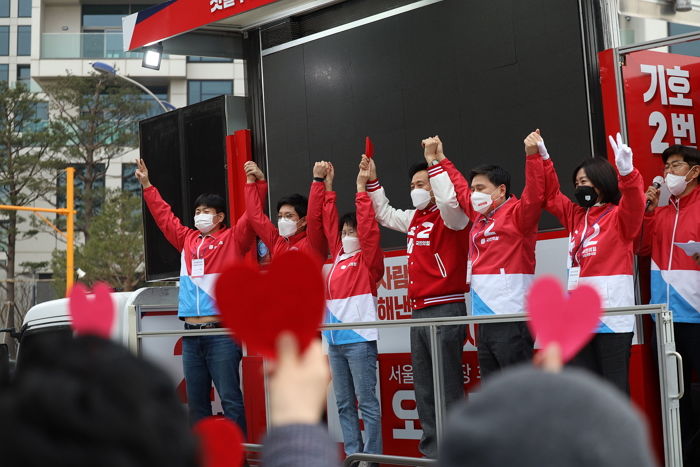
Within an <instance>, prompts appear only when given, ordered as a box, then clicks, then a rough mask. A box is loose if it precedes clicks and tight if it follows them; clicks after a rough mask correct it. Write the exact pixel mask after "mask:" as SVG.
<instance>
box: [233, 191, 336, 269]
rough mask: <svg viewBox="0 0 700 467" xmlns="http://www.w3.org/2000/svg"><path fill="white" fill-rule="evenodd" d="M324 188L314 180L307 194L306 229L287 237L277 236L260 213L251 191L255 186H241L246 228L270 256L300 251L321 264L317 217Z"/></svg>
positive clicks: (260, 206) (323, 244)
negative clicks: (243, 188) (248, 223)
mask: <svg viewBox="0 0 700 467" xmlns="http://www.w3.org/2000/svg"><path fill="white" fill-rule="evenodd" d="M324 193H325V187H324V184H323V183H322V182H316V181H314V182H313V183H312V184H311V190H310V192H309V205H308V209H307V213H306V230H304V231H302V232H298V233H296V234H294V235H292V236H291V237H289V238H285V237H283V236H281V235H280V234H279V231H278V230H277V227H275V226H274V225H273V224H272V222H271V221H270V218H269V217H267V216H266V215H265V213H264V211H263V203H262V199H261V197H260V196H259V195H258V192H257V191H256V189H255V184H253V183H247V184H246V186H245V204H246V213H247V214H248V219H249V222H250V226H251V228H252V229H253V231H254V232H255V234H256V235H257V236H258V237H260V239H261V240H262V241H263V243H265V245H267V247H268V248H269V249H270V255H271V256H272V258H274V257H275V256H276V255H279V254H281V253H284V252H285V251H289V250H301V251H303V252H305V253H308V254H310V255H311V256H313V257H315V258H317V259H320V260H322V261H325V259H326V257H327V256H328V246H327V244H326V238H325V236H324V235H323V225H322V220H321V214H322V210H323V200H324Z"/></svg>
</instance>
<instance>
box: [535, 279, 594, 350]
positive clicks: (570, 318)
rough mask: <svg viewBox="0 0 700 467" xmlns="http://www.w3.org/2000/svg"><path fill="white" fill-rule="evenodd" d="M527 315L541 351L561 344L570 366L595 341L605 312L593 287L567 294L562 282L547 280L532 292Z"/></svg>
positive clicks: (542, 281)
mask: <svg viewBox="0 0 700 467" xmlns="http://www.w3.org/2000/svg"><path fill="white" fill-rule="evenodd" d="M527 312H528V314H529V315H530V321H528V326H529V327H530V332H531V333H532V334H533V336H535V337H536V338H537V341H538V342H539V344H540V346H541V348H543V349H544V348H547V346H548V345H549V344H551V343H553V342H556V343H558V344H559V347H560V348H561V355H562V360H563V362H567V361H569V360H571V359H572V358H573V357H574V356H575V355H576V354H577V353H578V351H579V350H581V348H583V346H584V345H586V343H587V342H588V341H589V340H590V339H591V338H592V337H593V332H594V331H595V329H596V327H597V326H598V322H599V321H600V317H601V315H602V312H603V309H602V307H601V300H600V296H599V295H598V292H596V290H595V289H594V288H593V287H590V286H588V285H580V286H579V287H577V288H576V289H574V290H572V291H571V292H569V293H568V294H567V293H565V292H564V290H563V289H562V287H561V284H560V283H559V280H557V279H556V278H554V277H547V276H545V277H541V278H539V279H537V280H536V281H535V283H534V284H533V285H532V287H531V288H530V292H529V293H528V296H527Z"/></svg>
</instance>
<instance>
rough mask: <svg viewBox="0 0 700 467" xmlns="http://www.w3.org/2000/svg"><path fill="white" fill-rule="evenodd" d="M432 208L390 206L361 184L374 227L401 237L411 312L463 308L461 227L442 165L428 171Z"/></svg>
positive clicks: (462, 217)
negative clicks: (372, 212) (447, 306)
mask: <svg viewBox="0 0 700 467" xmlns="http://www.w3.org/2000/svg"><path fill="white" fill-rule="evenodd" d="M428 175H429V177H430V185H431V186H432V189H433V194H434V195H435V204H430V205H428V207H427V208H426V209H421V210H416V209H409V210H405V211H404V210H400V209H395V208H393V207H391V206H390V204H389V200H388V199H387V197H386V195H385V194H384V188H382V186H381V185H380V184H379V181H378V180H373V181H370V182H369V183H368V184H367V191H368V193H369V196H370V198H371V199H372V206H373V207H374V210H375V212H376V218H377V221H378V222H379V223H380V224H381V225H383V226H384V227H387V228H390V229H392V230H397V231H399V232H404V233H406V234H407V247H406V252H407V254H408V277H409V282H408V298H409V299H410V304H411V308H412V309H414V310H415V309H421V308H427V307H430V306H433V305H442V304H445V303H456V302H464V299H465V297H464V294H465V292H466V291H467V290H468V287H467V281H466V278H467V233H468V230H467V228H466V227H467V225H468V223H469V219H468V218H467V216H466V214H465V213H464V211H463V210H462V208H460V206H459V203H458V202H457V197H456V194H455V191H454V187H453V185H452V182H451V181H450V178H449V176H448V175H447V173H446V172H445V171H444V170H443V168H442V164H437V165H433V166H431V167H429V169H428Z"/></svg>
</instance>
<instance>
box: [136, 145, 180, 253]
mask: <svg viewBox="0 0 700 467" xmlns="http://www.w3.org/2000/svg"><path fill="white" fill-rule="evenodd" d="M135 175H136V178H137V179H138V181H139V183H141V187H142V188H143V199H144V201H145V202H146V206H147V207H148V210H149V212H150V213H151V215H152V216H153V219H154V220H155V221H156V225H157V226H158V228H159V229H160V231H161V232H163V235H165V238H166V239H167V240H168V241H169V242H170V244H171V245H172V246H174V247H175V248H176V249H177V251H182V248H183V247H184V245H185V238H186V237H187V235H188V234H189V233H190V232H192V229H190V228H188V227H185V226H184V225H182V222H181V221H180V219H178V218H177V217H176V216H175V214H173V211H172V209H171V208H170V205H169V204H168V203H166V202H165V200H164V199H163V198H162V197H161V196H160V193H159V192H158V189H157V188H156V187H154V186H153V185H151V182H150V180H149V179H148V168H147V167H146V163H145V162H144V161H143V159H137V160H136V173H135Z"/></svg>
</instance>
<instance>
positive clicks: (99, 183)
mask: <svg viewBox="0 0 700 467" xmlns="http://www.w3.org/2000/svg"><path fill="white" fill-rule="evenodd" d="M96 165H97V167H95V170H96V171H98V172H99V173H100V174H101V175H100V176H99V177H98V178H97V180H95V182H94V183H93V184H92V188H93V190H94V191H100V190H101V191H102V193H103V194H104V188H105V165H104V164H96ZM70 167H75V178H74V180H73V184H74V187H75V188H74V190H75V193H82V192H83V181H82V178H81V175H83V174H85V164H70ZM57 185H58V186H57V193H56V207H57V208H59V209H60V208H65V207H66V171H65V170H61V171H60V172H59V174H58V181H57ZM103 201H104V198H103V197H97V198H96V199H95V200H94V203H95V206H96V211H97V212H99V210H100V207H101V206H102V202H103ZM75 209H76V210H77V211H78V215H79V216H82V215H83V213H84V211H83V210H84V202H83V200H82V199H81V197H80V196H76V197H75ZM56 222H57V224H56V225H57V226H58V227H59V228H61V229H62V228H64V226H65V216H58V215H57V216H56Z"/></svg>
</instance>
